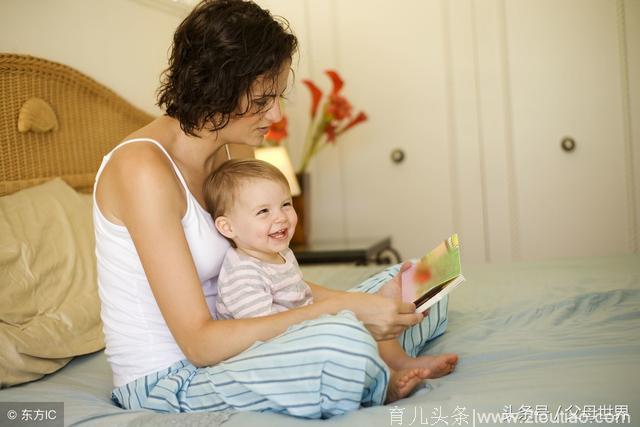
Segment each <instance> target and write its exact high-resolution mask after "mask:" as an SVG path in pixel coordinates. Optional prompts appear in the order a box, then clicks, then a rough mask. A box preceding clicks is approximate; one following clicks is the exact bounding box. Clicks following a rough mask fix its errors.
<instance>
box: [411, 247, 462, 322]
mask: <svg viewBox="0 0 640 427" xmlns="http://www.w3.org/2000/svg"><path fill="white" fill-rule="evenodd" d="M462 282H464V276H463V275H462V268H461V264H460V241H459V240H458V235H457V234H453V235H452V236H451V237H449V238H448V239H446V240H444V241H443V242H442V243H440V244H439V245H438V246H436V247H435V248H434V249H432V250H431V251H430V252H429V253H427V254H426V255H425V256H424V257H422V258H420V259H419V260H418V262H416V263H415V264H414V265H413V266H412V267H411V268H409V269H408V270H407V271H405V272H404V273H402V299H403V301H408V302H413V303H414V304H415V305H416V312H423V311H425V310H427V309H428V308H429V307H431V306H432V305H434V304H435V303H437V302H438V301H440V300H441V299H442V297H444V296H445V295H447V294H448V293H449V292H451V291H452V290H453V289H455V288H456V287H457V286H459V285H460V284H461V283H462Z"/></svg>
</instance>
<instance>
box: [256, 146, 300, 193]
mask: <svg viewBox="0 0 640 427" xmlns="http://www.w3.org/2000/svg"><path fill="white" fill-rule="evenodd" d="M255 156H256V159H258V160H264V161H265V162H267V163H271V164H272V165H273V166H275V167H277V168H278V169H280V172H282V173H283V174H284V176H285V177H287V181H289V188H290V189H291V195H292V196H299V195H300V193H301V191H300V185H299V184H298V180H297V179H296V174H295V172H294V171H293V165H292V164H291V159H290V158H289V153H287V149H286V148H285V147H283V146H282V145H279V146H276V147H261V148H256V150H255Z"/></svg>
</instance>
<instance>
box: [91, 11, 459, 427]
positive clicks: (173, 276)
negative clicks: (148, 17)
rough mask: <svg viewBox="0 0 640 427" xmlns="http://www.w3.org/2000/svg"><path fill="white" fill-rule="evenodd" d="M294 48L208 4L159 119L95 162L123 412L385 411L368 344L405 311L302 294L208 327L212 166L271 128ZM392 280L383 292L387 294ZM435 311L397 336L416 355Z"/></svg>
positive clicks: (164, 93) (415, 317) (436, 326)
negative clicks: (270, 311)
mask: <svg viewBox="0 0 640 427" xmlns="http://www.w3.org/2000/svg"><path fill="white" fill-rule="evenodd" d="M296 47H297V41H296V38H295V37H294V36H293V35H292V34H290V33H289V32H288V31H287V30H286V29H285V27H284V26H283V25H282V24H281V23H279V22H278V21H276V20H274V19H273V17H272V16H271V15H270V14H269V13H268V12H267V11H264V10H262V9H261V8H259V7H258V6H256V5H255V4H253V3H251V2H245V1H241V0H218V1H216V0H209V1H204V2H203V3H201V4H200V5H198V6H197V7H196V8H195V9H194V11H193V12H192V13H191V14H190V15H189V16H188V17H187V18H186V19H185V20H184V22H183V23H182V24H181V25H180V26H179V27H178V29H177V30H176V33H175V36H174V42H173V49H172V54H171V58H170V62H169V68H168V69H167V71H166V73H165V78H164V82H163V85H162V87H161V89H160V93H159V105H160V106H161V107H163V108H164V109H165V110H166V115H164V116H162V117H159V118H157V119H156V120H154V121H153V122H151V123H150V124H149V125H147V126H145V127H143V128H142V129H140V130H138V131H136V132H134V133H133V134H131V135H129V136H128V137H127V138H126V140H125V141H124V142H123V143H121V144H120V145H118V146H117V147H116V148H115V149H114V150H113V151H112V152H110V153H109V154H107V155H106V156H105V159H104V161H103V164H102V165H101V167H100V169H99V171H98V175H97V176H96V184H95V188H94V197H95V203H94V224H95V231H96V255H97V260H98V281H99V291H100V298H101V302H102V312H101V315H102V319H103V323H104V332H105V341H106V354H107V357H108V360H109V362H110V364H111V367H112V370H113V376H114V385H115V387H116V388H115V389H114V393H113V399H114V401H115V402H116V403H117V404H118V405H120V406H122V407H124V408H134V409H135V408H147V409H153V410H156V411H163V412H177V411H185V412H187V411H198V410H222V409H227V408H233V409H240V410H269V411H275V412H284V413H288V414H292V415H296V416H301V417H311V418H318V417H326V416H331V415H334V414H340V413H344V412H346V411H349V410H352V409H356V408H358V407H359V406H361V405H364V406H366V405H373V404H381V403H383V402H384V398H385V393H386V387H387V382H388V368H387V367H386V366H385V365H384V363H383V362H382V361H381V360H380V358H379V357H378V356H377V349H376V343H375V341H374V340H373V339H376V340H385V339H391V338H395V337H397V336H398V335H400V334H401V333H402V332H403V331H404V330H405V329H406V328H407V327H409V326H412V325H416V324H417V323H418V322H420V321H421V320H422V316H421V315H419V314H415V313H414V310H415V307H414V306H413V304H408V303H402V302H399V301H398V300H396V299H395V298H387V297H384V296H381V295H376V294H372V293H345V292H337V291H331V290H328V289H325V288H322V287H320V286H317V285H312V292H313V298H314V301H315V303H314V304H312V305H309V306H305V307H302V308H299V309H294V310H290V311H287V312H284V313H279V314H275V315H272V316H267V317H262V318H253V319H241V320H216V319H215V310H214V307H215V296H216V279H217V275H218V272H219V270H220V265H221V262H222V259H223V257H224V254H225V251H226V249H227V248H228V243H227V241H226V240H225V239H224V238H223V237H222V236H220V235H219V234H218V233H217V232H216V231H215V228H214V226H213V223H212V220H211V217H210V216H209V215H208V214H207V213H206V211H205V210H204V209H203V208H202V206H203V205H204V201H203V183H204V179H205V177H206V176H207V175H208V173H209V172H210V171H211V170H212V169H213V168H215V165H216V162H217V161H218V160H217V158H216V154H217V153H223V152H225V151H226V150H227V149H228V147H229V145H232V146H233V147H247V148H251V147H255V146H257V145H258V144H259V143H260V142H261V140H262V138H263V136H264V135H265V133H266V132H267V130H268V128H269V126H270V125H271V124H272V123H274V122H277V121H279V120H280V118H281V111H280V107H279V98H280V97H281V96H282V94H283V92H284V91H285V89H286V86H287V81H288V78H289V73H290V65H291V58H292V56H293V54H294V52H295V50H296ZM223 147H224V148H225V149H223V150H220V149H221V148H223ZM245 151H247V150H245ZM227 153H228V151H227ZM396 270H397V269H396ZM387 277H388V274H387V275H379V276H378V278H377V280H374V281H370V282H368V286H369V288H370V289H378V288H380V287H381V286H382V282H383V281H384V280H387ZM398 280H399V279H393V280H390V281H389V282H388V283H387V284H385V285H384V286H382V293H383V294H387V295H391V294H395V293H396V292H397V289H398V284H399V282H398ZM432 311H433V310H432ZM437 312H438V320H437V321H436V319H435V317H434V316H435V315H431V316H430V317H433V319H431V318H427V319H425V321H424V322H422V323H420V325H419V326H417V327H414V328H411V329H409V330H408V331H407V332H408V333H409V334H414V335H415V334H418V333H419V334H420V337H423V339H422V340H420V341H421V344H423V343H424V338H429V337H433V336H436V335H439V334H441V333H442V332H443V331H444V328H445V327H446V308H445V307H444V306H443V307H442V309H440V308H438V310H437ZM338 313H340V314H339V315H336V314H338ZM323 315H330V316H323ZM427 320H428V321H429V322H428V324H429V325H430V326H427ZM363 325H364V326H363ZM346 349H348V351H347V350H346ZM418 350H419V348H418V347H417V346H416V349H415V350H414V351H418ZM453 356H455V355H452V356H451V357H449V358H448V359H447V363H448V364H449V366H450V368H451V369H453V366H455V361H456V360H457V358H456V359H455V360H454V359H453ZM336 360H337V361H341V363H340V364H335V361H336ZM438 363H442V360H438Z"/></svg>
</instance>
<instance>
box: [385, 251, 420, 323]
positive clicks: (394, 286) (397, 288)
mask: <svg viewBox="0 0 640 427" xmlns="http://www.w3.org/2000/svg"><path fill="white" fill-rule="evenodd" d="M411 266H412V264H411V263H410V262H409V261H405V262H404V263H402V265H401V266H400V271H399V272H398V274H396V275H395V276H394V277H393V279H391V280H389V281H388V282H387V283H385V284H384V285H382V287H381V288H380V289H378V292H377V293H378V295H381V296H383V297H386V298H391V299H395V300H401V299H402V273H404V272H405V271H407V270H408V269H410V268H411ZM428 315H429V310H425V311H424V313H422V316H423V317H427V316H428Z"/></svg>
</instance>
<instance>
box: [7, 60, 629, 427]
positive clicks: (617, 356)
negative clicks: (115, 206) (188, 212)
mask: <svg viewBox="0 0 640 427" xmlns="http://www.w3.org/2000/svg"><path fill="white" fill-rule="evenodd" d="M0 90H1V93H2V100H1V101H0V110H1V111H0V196H1V197H0V281H1V285H2V287H1V288H0V364H1V365H0V383H2V385H3V386H4V387H5V388H3V389H2V390H0V409H2V411H0V420H2V421H0V425H25V424H19V423H18V422H17V421H19V419H18V420H16V421H15V422H14V423H13V424H11V423H10V421H8V420H7V419H5V418H4V417H5V413H6V411H7V410H8V409H7V408H9V409H10V408H12V407H16V408H19V407H20V405H26V404H27V403H28V402H31V403H33V404H34V405H37V404H40V405H44V404H47V403H53V402H64V425H96V426H115V425H132V426H158V425H220V424H224V425H225V426H228V427H240V426H250V425H251V426H254V425H255V426H303V425H313V424H320V423H321V424H323V425H332V426H349V427H354V426H393V425H405V426H410V425H498V424H501V423H506V422H507V421H508V420H511V421H512V422H514V421H517V422H521V423H525V422H527V421H531V422H537V423H540V424H545V423H547V424H551V423H553V424H558V425H575V424H584V423H588V422H601V423H605V422H608V423H619V424H628V425H640V421H638V419H639V417H640V370H639V369H638V367H639V361H640V339H639V338H640V255H638V254H632V255H624V256H612V257H599V258H589V259H564V260H557V261H544V262H525V263H512V264H494V265H464V268H463V270H464V274H465V277H466V278H467V281H466V283H465V284H464V285H463V286H461V287H460V288H459V289H457V290H456V291H455V292H454V293H453V294H452V295H451V299H450V303H449V327H448V330H447V332H446V333H445V334H444V335H443V336H441V337H439V338H437V339H436V340H434V341H432V342H431V343H430V344H429V345H428V346H427V348H425V352H427V353H440V352H456V353H458V354H459V355H460V358H461V359H460V363H459V365H458V368H457V369H456V371H455V372H454V373H453V374H452V375H449V376H447V377H444V378H441V379H437V380H431V381H428V382H427V383H426V384H424V385H423V386H422V387H420V388H419V389H418V390H417V391H416V392H415V393H414V394H413V395H412V396H410V397H408V398H406V399H402V400H400V401H398V402H395V403H394V404H391V405H387V406H381V407H374V408H362V409H360V410H359V411H356V412H353V413H350V414H347V415H345V416H341V417H334V418H332V419H330V420H324V421H314V420H301V419H295V418H290V417H286V416H282V415H275V414H265V413H251V412H238V413H230V412H225V413H204V414H174V415H160V414H155V413H151V412H145V411H124V410H122V409H120V408H118V407H116V406H114V405H113V404H112V402H111V400H110V392H111V372H110V369H109V366H108V364H107V362H106V359H105V356H104V353H103V352H102V351H101V349H102V347H103V341H102V336H101V332H100V322H99V314H98V310H99V308H98V305H97V295H96V282H95V267H94V266H93V234H92V230H91V223H90V208H91V197H90V195H89V194H87V192H88V191H90V189H91V185H92V183H93V176H94V174H95V170H96V169H97V167H98V164H99V162H100V159H101V157H102V155H103V154H104V153H105V152H106V151H108V150H109V148H110V147H112V146H113V145H114V144H115V143H116V142H117V141H118V140H120V139H121V138H122V137H123V136H125V135H126V134H128V133H129V132H131V131H132V130H134V129H136V128H138V127H139V126H141V125H143V124H145V123H146V122H148V121H149V120H151V116H149V115H148V114H146V113H144V112H142V111H140V110H138V109H136V108H134V107H133V106H131V105H129V104H128V103H127V102H126V101H124V100H123V99H121V98H120V97H118V96H117V95H116V94H114V93H113V92H112V91H110V90H109V89H107V88H106V87H104V86H102V85H100V84H98V83H96V82H95V81H93V80H92V79H90V78H89V77H87V76H84V75H82V74H81V73H79V72H78V71H75V70H73V69H71V68H69V67H66V66H64V65H61V64H55V63H52V62H50V61H46V60H43V59H38V58H32V57H28V56H22V55H7V54H3V55H0ZM33 99H36V100H35V101H34V100H33ZM30 230H36V231H30ZM434 243H435V242H425V247H431V246H433V245H434ZM463 257H464V247H463ZM463 264H464V261H463ZM25 268H27V271H26V272H25V271H24V269H25ZM382 268H384V267H383V266H377V265H368V266H354V265H342V264H337V265H320V266H316V265H313V266H303V273H304V275H305V277H307V278H308V279H309V280H311V281H314V282H317V283H323V284H325V285H327V286H330V287H334V288H337V289H347V288H349V287H350V286H352V285H355V284H356V283H358V282H360V281H362V280H364V279H366V278H367V277H370V276H371V275H373V274H376V273H377V272H379V271H380V270H381V269H382ZM21 269H22V270H21ZM25 311H26V312H27V313H26V314H25V313H24V312H25ZM42 334H45V335H42ZM47 334H48V335H47ZM8 385H11V386H10V387H7V386H8ZM36 402H37V403H36ZM12 405H13V406H12ZM58 421H60V420H59V419H58ZM8 422H9V424H7V423H8ZM60 425H61V424H60Z"/></svg>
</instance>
